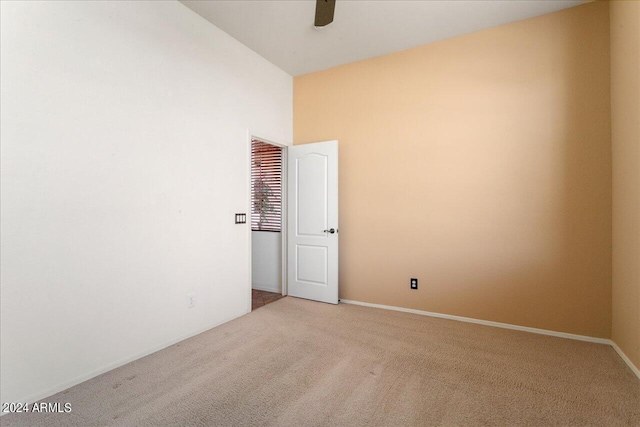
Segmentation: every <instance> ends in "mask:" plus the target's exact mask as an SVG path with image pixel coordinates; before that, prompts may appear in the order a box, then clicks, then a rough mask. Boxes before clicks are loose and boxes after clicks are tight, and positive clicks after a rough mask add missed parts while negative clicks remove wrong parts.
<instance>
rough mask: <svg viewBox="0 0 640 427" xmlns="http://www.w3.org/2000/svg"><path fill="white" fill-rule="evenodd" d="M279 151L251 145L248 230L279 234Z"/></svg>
mask: <svg viewBox="0 0 640 427" xmlns="http://www.w3.org/2000/svg"><path fill="white" fill-rule="evenodd" d="M281 228H282V149H281V148H280V147H276V146H275V145H270V144H266V143H264V142H262V141H258V140H255V139H254V140H252V141H251V230H253V231H281Z"/></svg>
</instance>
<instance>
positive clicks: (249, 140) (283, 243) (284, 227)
mask: <svg viewBox="0 0 640 427" xmlns="http://www.w3.org/2000/svg"><path fill="white" fill-rule="evenodd" d="M259 135H260V133H254V132H251V130H250V129H247V147H248V149H249V162H248V163H247V166H248V170H247V176H248V177H249V179H248V181H247V182H248V184H249V186H248V188H247V195H248V196H249V201H248V206H249V208H248V209H247V216H248V217H249V222H248V223H247V224H248V227H247V229H248V231H247V232H248V233H249V256H248V258H249V275H248V277H249V300H248V306H249V308H248V310H249V312H251V306H252V297H251V290H253V289H256V290H259V291H267V292H275V293H281V294H282V296H286V295H287V292H288V289H287V274H286V273H287V244H286V243H287V224H288V222H287V202H286V200H287V185H286V182H287V154H288V151H287V148H288V147H290V144H283V143H280V142H274V141H275V140H273V139H270V138H263V137H261V136H259ZM253 139H258V140H260V141H262V142H264V143H267V144H271V145H275V146H276V147H280V148H281V149H282V193H281V194H282V206H281V210H280V212H281V213H280V215H281V216H280V218H281V221H282V222H281V230H280V237H281V254H280V256H281V257H282V266H281V270H282V282H281V285H280V286H281V288H282V289H276V290H274V289H269V288H262V287H260V286H258V287H255V286H253V277H252V274H253V260H252V259H251V256H252V252H251V250H252V245H253V241H252V236H251V231H252V230H251V209H252V206H251V166H252V165H251V160H252V154H251V143H252V141H253Z"/></svg>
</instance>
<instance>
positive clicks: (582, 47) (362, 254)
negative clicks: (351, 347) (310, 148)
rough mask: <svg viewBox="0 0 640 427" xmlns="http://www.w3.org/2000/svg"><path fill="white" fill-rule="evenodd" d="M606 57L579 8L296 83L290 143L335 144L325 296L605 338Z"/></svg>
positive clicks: (601, 19)
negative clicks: (336, 263) (332, 293)
mask: <svg viewBox="0 0 640 427" xmlns="http://www.w3.org/2000/svg"><path fill="white" fill-rule="evenodd" d="M609 59H610V58H609V10H608V5H607V4H606V3H591V4H587V5H583V6H579V7H575V8H571V9H567V10H565V11H561V12H557V13H553V14H549V15H545V16H541V17H537V18H533V19H529V20H525V21H521V22H517V23H513V24H509V25H504V26H500V27H496V28H492V29H489V30H486V31H481V32H477V33H473V34H470V35H465V36H461V37H456V38H453V39H449V40H445V41H441V42H437V43H432V44H428V45H424V46H420V47H417V48H414V49H410V50H407V51H402V52H397V53H393V54H390V55H385V56H382V57H378V58H374V59H371V60H365V61H360V62H356V63H352V64H348V65H345V66H341V67H336V68H332V69H328V70H325V71H321V72H317V73H312V74H307V75H303V76H300V77H296V78H295V79H294V143H295V144H303V143H308V142H314V141H322V140H329V139H338V140H339V141H340V162H341V163H340V171H339V173H340V297H341V298H343V299H351V300H358V301H365V302H371V303H378V304H386V305H393V306H400V307H408V308H413V309H419V310H429V311H435V312H440V313H448V314H453V315H460V316H468V317H473V318H478V319H487V320H493V321H498V322H506V323H511V324H517V325H525V326H530V327H537V328H544V329H551V330H555V331H564V332H570V333H576V334H584V335H590V336H596V337H609V336H610V332H611V141H610V75H609V66H610V62H609ZM411 277H417V278H419V279H420V289H419V290H418V291H412V290H410V289H409V278H411Z"/></svg>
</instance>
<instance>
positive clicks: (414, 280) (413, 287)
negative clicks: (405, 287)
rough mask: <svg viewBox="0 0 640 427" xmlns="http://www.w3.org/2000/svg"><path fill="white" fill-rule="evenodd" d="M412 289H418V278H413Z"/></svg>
mask: <svg viewBox="0 0 640 427" xmlns="http://www.w3.org/2000/svg"><path fill="white" fill-rule="evenodd" d="M411 289H418V279H411Z"/></svg>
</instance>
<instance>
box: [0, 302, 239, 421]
mask: <svg viewBox="0 0 640 427" xmlns="http://www.w3.org/2000/svg"><path fill="white" fill-rule="evenodd" d="M250 312H251V308H249V311H247V312H244V313H241V314H239V315H238V316H234V317H231V318H228V319H225V320H222V321H221V322H218V323H215V324H213V325H211V326H207V327H205V328H202V329H198V330H196V331H195V332H191V333H188V334H185V335H181V336H179V337H177V338H174V339H172V340H169V341H166V342H164V343H163V344H160V345H157V346H153V347H151V348H149V349H147V350H144V351H141V352H139V353H136V354H133V355H131V356H127V357H124V358H122V359H120V360H118V361H116V362H113V363H109V364H107V365H105V366H103V367H101V368H98V369H95V370H93V371H90V372H87V373H86V374H83V375H80V376H77V377H75V378H73V379H72V380H69V381H65V382H63V383H60V384H58V385H55V386H53V387H50V388H48V389H46V390H44V391H41V392H39V393H35V394H32V395H31V396H27V397H24V398H21V399H16V400H15V401H16V402H22V403H35V402H38V401H40V400H42V399H45V398H47V397H50V396H53V395H54V394H56V393H60V392H61V391H63V390H66V389H68V388H71V387H73V386H75V385H78V384H80V383H83V382H85V381H88V380H90V379H92V378H95V377H97V376H98V375H102V374H104V373H105V372H109V371H112V370H114V369H116V368H119V367H120V366H123V365H126V364H127V363H130V362H133V361H134V360H138V359H141V358H143V357H145V356H148V355H150V354H152V353H155V352H157V351H160V350H163V349H165V348H167V347H170V346H172V345H174V344H177V343H179V342H180V341H184V340H186V339H188V338H191V337H194V336H196V335H199V334H201V333H203V332H206V331H208V330H210V329H213V328H215V327H216V326H220V325H222V324H223V323H227V322H229V321H231V320H233V319H236V318H238V317H240V316H244V315H245V314H248V313H250ZM2 415H4V413H3V414H2Z"/></svg>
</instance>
